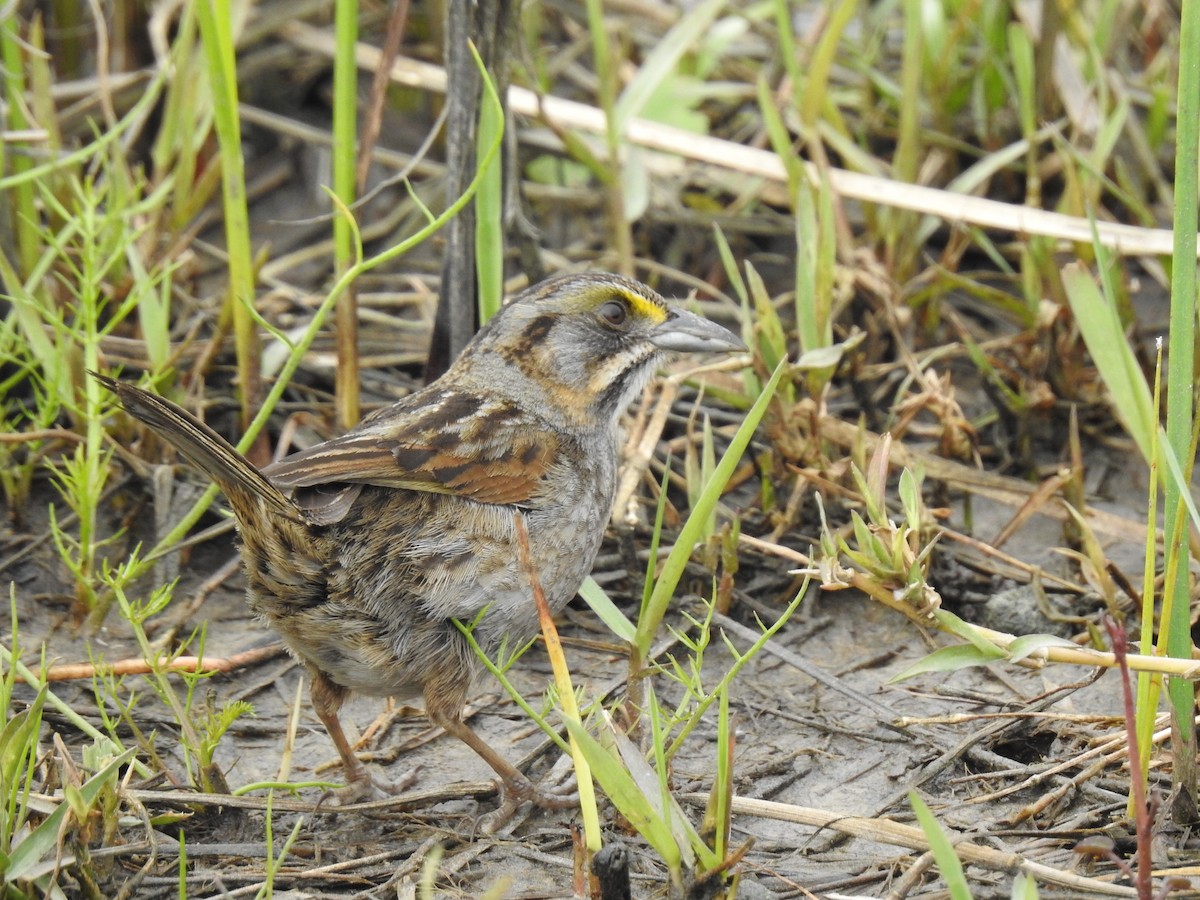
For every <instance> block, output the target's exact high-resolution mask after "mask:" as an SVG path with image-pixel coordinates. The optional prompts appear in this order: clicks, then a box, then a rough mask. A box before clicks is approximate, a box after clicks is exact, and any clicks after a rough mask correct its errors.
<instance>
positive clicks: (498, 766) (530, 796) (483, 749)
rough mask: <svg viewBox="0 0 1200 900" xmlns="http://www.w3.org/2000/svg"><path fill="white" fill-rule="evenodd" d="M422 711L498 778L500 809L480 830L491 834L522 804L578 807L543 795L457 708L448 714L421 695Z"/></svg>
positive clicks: (572, 798)
mask: <svg viewBox="0 0 1200 900" xmlns="http://www.w3.org/2000/svg"><path fill="white" fill-rule="evenodd" d="M425 703H426V712H427V713H428V715H429V718H430V720H431V721H433V722H434V723H435V724H437V725H440V726H441V727H442V728H444V729H446V731H447V732H449V733H450V734H452V735H454V736H455V737H456V738H458V739H459V740H460V741H462V742H463V743H464V744H466V745H467V746H468V747H470V748H471V749H472V750H474V751H475V752H476V753H478V754H479V756H480V757H482V759H483V761H484V762H485V763H487V764H488V765H489V766H491V767H492V770H493V771H494V772H495V773H496V774H497V775H499V776H500V806H499V807H498V808H497V809H496V810H495V812H491V813H489V814H488V815H487V816H485V817H484V820H483V822H482V823H481V827H482V829H483V831H485V832H488V833H491V832H494V831H496V830H497V829H499V828H502V827H503V826H504V824H505V823H506V822H507V821H508V820H509V819H511V818H512V816H513V814H514V813H515V812H516V811H517V807H519V806H520V805H521V804H522V803H525V802H527V801H528V802H530V803H532V804H534V805H535V806H540V807H542V808H543V809H570V808H571V807H573V806H575V805H576V804H578V802H579V800H578V798H577V797H575V796H558V795H555V794H550V793H547V792H546V791H543V790H542V789H541V788H539V787H538V786H537V785H535V784H534V783H533V782H532V781H530V780H529V778H528V777H526V776H525V775H523V774H522V773H521V772H519V771H518V770H517V768H516V767H515V766H514V765H513V764H512V763H510V762H509V761H508V760H507V759H505V758H504V757H503V756H501V755H500V754H499V753H498V752H496V750H494V749H493V748H492V747H491V746H490V745H489V744H488V743H487V741H485V740H484V739H483V738H481V737H480V736H479V734H478V733H477V732H476V731H475V729H473V728H472V727H471V726H470V725H468V724H467V723H466V722H464V721H463V720H462V707H461V705H460V706H458V707H455V709H454V711H453V712H450V711H448V710H447V709H446V708H445V707H443V706H441V704H437V703H436V702H435V698H433V697H430V696H429V691H428V690H426V692H425Z"/></svg>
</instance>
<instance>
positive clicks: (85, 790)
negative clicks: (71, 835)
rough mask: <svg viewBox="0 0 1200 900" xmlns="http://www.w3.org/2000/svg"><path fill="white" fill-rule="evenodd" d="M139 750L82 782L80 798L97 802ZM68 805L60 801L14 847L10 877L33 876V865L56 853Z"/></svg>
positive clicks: (125, 753)
mask: <svg viewBox="0 0 1200 900" xmlns="http://www.w3.org/2000/svg"><path fill="white" fill-rule="evenodd" d="M136 750H137V748H136V747H130V748H129V749H128V750H126V751H125V752H124V753H122V754H121V755H120V756H117V757H115V758H113V759H112V760H111V761H110V762H109V764H108V765H106V766H105V767H104V768H103V769H101V770H100V771H99V772H97V773H96V774H95V775H93V776H92V777H91V778H89V779H88V780H87V781H85V782H84V783H83V785H82V786H81V787H80V788H79V798H80V799H81V800H82V801H83V802H84V803H85V804H86V806H87V808H91V806H92V805H93V804H94V803H95V802H96V798H97V797H99V796H100V791H101V789H102V788H103V787H104V786H105V784H107V783H108V782H109V781H110V780H111V779H113V778H115V777H116V774H117V770H118V769H120V768H121V766H123V765H125V763H127V762H129V760H131V759H133V754H134V752H135V751H136ZM67 809H68V806H67V803H66V802H62V803H59V804H58V808H57V809H55V810H54V812H52V813H50V815H48V816H47V817H46V818H45V819H44V820H43V821H42V824H41V825H39V826H38V827H37V828H35V829H34V830H33V831H32V832H31V833H30V835H29V836H28V837H27V838H26V839H25V840H23V841H22V842H21V844H20V846H18V847H17V848H16V849H14V850H13V852H12V856H11V857H9V868H8V871H7V872H6V873H5V877H6V878H7V879H8V880H10V881H21V880H23V879H26V878H30V877H32V875H33V873H34V868H35V867H36V866H37V865H38V863H39V861H41V860H42V859H45V858H46V857H47V856H48V855H50V854H52V853H54V848H55V846H56V845H57V843H58V832H59V828H60V827H61V826H62V821H63V819H64V818H66V815H67Z"/></svg>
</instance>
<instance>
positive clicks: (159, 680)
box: [104, 553, 253, 793]
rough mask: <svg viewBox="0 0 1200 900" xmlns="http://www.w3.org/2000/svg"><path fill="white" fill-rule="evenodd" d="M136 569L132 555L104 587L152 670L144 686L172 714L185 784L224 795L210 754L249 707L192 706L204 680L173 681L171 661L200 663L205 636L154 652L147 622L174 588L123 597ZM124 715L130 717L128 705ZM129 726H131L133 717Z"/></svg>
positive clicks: (184, 675) (197, 675)
mask: <svg viewBox="0 0 1200 900" xmlns="http://www.w3.org/2000/svg"><path fill="white" fill-rule="evenodd" d="M139 569H140V565H139V563H138V560H137V554H136V553H135V554H133V556H132V557H131V559H130V560H129V561H128V562H127V563H124V564H122V565H120V566H116V567H113V568H111V569H108V570H106V572H105V573H104V577H105V581H106V582H107V584H108V586H109V588H110V589H111V590H112V592H113V596H114V597H115V598H116V601H117V604H118V606H119V608H120V610H121V614H122V616H123V617H124V618H125V620H126V621H127V622H128V623H129V625H130V627H131V629H132V631H133V635H134V638H135V640H136V641H137V644H138V647H139V649H140V650H141V653H142V658H143V659H144V660H145V662H146V664H147V666H148V667H149V669H150V674H149V675H148V676H147V683H148V684H149V685H150V687H151V689H152V690H153V691H154V693H155V694H156V695H157V696H158V698H159V700H160V701H161V702H162V703H163V704H164V705H165V706H166V707H167V708H168V709H169V710H171V714H172V716H173V717H174V719H175V722H176V724H177V725H178V727H179V732H180V736H181V740H180V750H181V752H182V756H183V760H184V765H185V767H186V769H187V776H188V781H189V782H190V783H191V784H193V785H195V786H196V787H197V788H198V789H199V790H201V791H203V792H205V793H216V792H223V791H224V789H225V785H224V778H223V776H222V775H221V774H220V773H219V772H217V771H216V770H215V769H214V768H213V754H214V752H215V751H216V748H217V746H218V744H219V743H220V741H221V738H222V737H223V736H224V735H225V733H226V732H227V731H228V730H229V728H230V726H231V725H233V723H234V722H235V721H237V720H238V719H239V718H241V717H242V716H244V715H247V714H253V707H252V706H251V705H250V704H249V703H247V702H245V701H242V700H235V701H231V702H229V703H227V704H225V705H223V706H221V707H219V708H216V709H208V708H204V707H202V706H201V705H200V704H198V703H197V702H196V690H197V688H198V687H199V686H200V685H201V684H203V683H204V681H206V680H207V677H208V676H207V675H206V674H205V673H203V672H176V673H175V675H174V676H172V675H171V674H170V672H169V663H170V660H171V659H172V658H173V657H175V656H180V655H183V654H184V653H185V652H188V651H189V650H190V651H191V652H194V654H195V655H196V656H197V657H199V658H203V656H204V631H203V629H201V630H200V631H199V632H197V633H196V634H194V635H193V636H192V637H191V638H190V639H189V640H187V641H183V642H181V644H180V645H179V646H178V647H177V648H175V650H174V651H173V652H172V653H171V654H166V653H164V652H162V651H160V650H157V649H155V648H154V647H153V646H152V644H151V642H150V639H149V637H147V635H146V629H145V626H146V622H147V621H148V620H149V619H150V618H151V617H153V616H155V615H158V614H159V613H161V612H162V611H163V610H164V609H166V607H167V605H168V604H169V603H170V601H171V593H172V589H173V587H174V585H163V586H161V587H159V588H157V589H155V590H154V591H153V592H151V594H150V595H149V596H148V597H147V598H146V599H145V600H136V599H132V598H130V597H129V596H128V594H127V592H126V585H127V584H128V583H129V572H131V571H137V570H139ZM173 677H177V678H178V679H179V680H180V681H181V682H182V684H183V691H182V696H181V695H180V692H178V691H177V690H176V687H175V685H174V684H173V683H172V678H173ZM128 711H129V712H130V713H132V712H133V711H134V708H133V707H132V704H131V705H130V708H129V709H128ZM129 724H130V725H133V724H134V723H133V721H132V717H131V718H130V719H129Z"/></svg>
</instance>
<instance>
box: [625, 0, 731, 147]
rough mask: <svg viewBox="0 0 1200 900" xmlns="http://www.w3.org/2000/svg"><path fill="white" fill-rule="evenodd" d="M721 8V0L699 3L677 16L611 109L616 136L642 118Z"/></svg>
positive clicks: (722, 1)
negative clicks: (684, 13) (648, 103)
mask: <svg viewBox="0 0 1200 900" xmlns="http://www.w3.org/2000/svg"><path fill="white" fill-rule="evenodd" d="M724 6H725V0H702V2H701V3H698V4H696V5H695V6H693V7H691V8H690V9H688V11H687V15H685V16H680V17H679V20H678V21H677V22H676V23H675V25H674V26H673V27H672V28H671V30H670V31H668V32H667V33H666V34H665V35H663V37H662V39H661V40H659V41H658V43H657V44H655V45H654V49H653V50H651V51H650V54H649V55H648V56H647V57H646V59H645V60H644V61H643V62H642V66H641V68H640V69H638V72H637V74H636V75H635V76H634V77H633V79H632V80H631V81H630V82H629V84H628V85H626V87H625V90H623V91H621V97H620V99H618V100H617V103H616V105H615V106H614V108H613V119H615V124H616V132H617V134H623V133H624V131H625V127H626V126H627V125H628V124H629V120H630V119H632V118H635V117H636V116H639V115H641V114H642V110H643V109H644V108H645V106H646V103H647V102H648V101H649V100H650V98H651V97H652V96H654V94H655V93H656V92H657V91H658V90H659V88H660V87H661V86H662V84H663V82H664V81H666V79H667V78H668V77H669V76H670V75H671V74H672V73H673V72H674V71H675V68H676V66H677V65H678V64H679V60H680V58H681V57H682V56H683V54H684V53H686V52H687V51H688V50H689V49H691V48H692V47H693V46H695V45H696V44H697V43H698V42H699V41H700V39H701V38H702V37H703V36H704V34H705V32H707V31H708V29H709V27H710V26H711V25H712V23H713V21H714V20H715V19H716V17H717V13H719V12H720V11H721V9H722V8H723V7H724Z"/></svg>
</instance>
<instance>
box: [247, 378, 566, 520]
mask: <svg viewBox="0 0 1200 900" xmlns="http://www.w3.org/2000/svg"><path fill="white" fill-rule="evenodd" d="M410 399H413V400H415V399H416V398H410ZM559 452H560V442H559V438H558V436H557V434H556V433H555V432H553V431H549V430H547V429H546V428H544V427H541V428H539V427H532V423H531V422H530V421H529V419H528V417H527V416H525V415H524V414H522V413H521V411H520V410H517V409H515V408H514V407H512V406H511V405H510V404H507V403H505V402H504V401H500V400H493V399H483V398H477V397H472V396H468V395H464V394H461V393H455V392H451V391H442V392H439V393H435V394H432V395H430V394H428V393H426V394H425V396H424V397H423V398H422V399H421V402H420V403H402V404H397V405H396V406H393V407H389V408H388V409H385V410H381V411H380V412H379V413H378V414H376V415H374V416H372V417H370V418H368V419H366V420H364V422H363V423H362V424H361V425H359V426H358V427H356V428H355V429H353V430H352V431H349V432H347V433H346V434H344V435H342V436H341V437H338V438H334V439H333V440H331V441H327V442H325V443H323V444H318V445H317V446H315V447H311V448H309V449H308V450H302V451H300V452H299V453H295V454H293V455H291V456H288V457H286V458H284V459H282V460H280V461H279V462H277V463H273V464H272V465H270V466H267V467H266V468H265V469H263V474H264V475H266V476H267V477H268V478H269V479H270V480H271V483H272V484H274V485H275V486H276V487H278V488H280V489H281V490H284V491H288V490H291V491H294V496H295V499H296V502H297V503H298V504H299V505H300V506H301V508H303V509H305V510H306V512H309V513H311V514H313V515H315V516H316V518H317V519H318V520H319V521H321V522H325V523H327V522H329V521H338V520H340V519H341V518H342V517H344V516H345V514H346V513H347V512H348V511H349V509H350V506H351V505H352V504H353V502H354V499H356V498H357V496H358V493H359V491H361V489H362V486H363V485H377V486H380V487H389V488H396V489H400V490H412V491H427V492H432V493H438V494H452V495H455V496H459V497H465V498H468V499H471V500H474V501H476V502H478V503H491V504H503V505H522V504H525V503H528V502H529V501H530V500H531V499H533V498H534V496H535V495H536V494H537V492H538V491H539V489H540V487H541V483H542V480H543V479H544V478H545V476H546V475H547V473H548V472H549V471H550V470H551V469H552V468H553V466H554V465H555V464H556V462H557V461H558V458H559Z"/></svg>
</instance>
